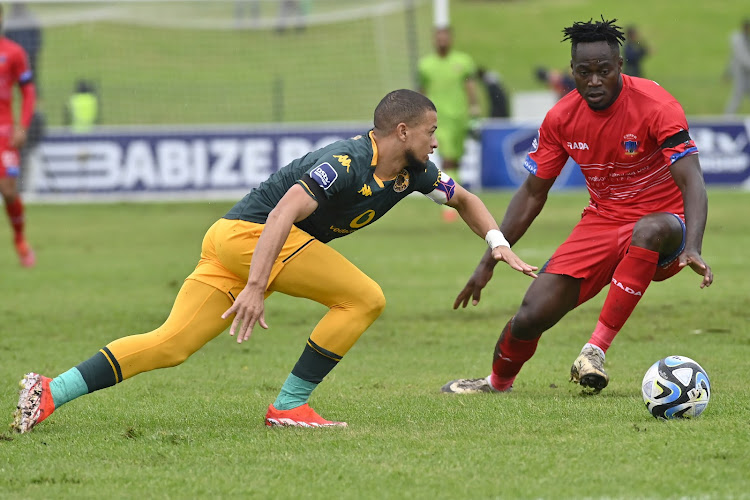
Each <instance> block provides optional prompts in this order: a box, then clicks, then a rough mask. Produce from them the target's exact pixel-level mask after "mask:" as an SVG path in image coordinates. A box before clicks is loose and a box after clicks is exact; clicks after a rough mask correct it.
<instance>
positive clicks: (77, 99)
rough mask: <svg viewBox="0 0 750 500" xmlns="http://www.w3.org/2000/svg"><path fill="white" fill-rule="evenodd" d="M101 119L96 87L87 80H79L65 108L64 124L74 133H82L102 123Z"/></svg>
mask: <svg viewBox="0 0 750 500" xmlns="http://www.w3.org/2000/svg"><path fill="white" fill-rule="evenodd" d="M100 117H101V109H100V105H99V94H98V93H97V91H96V87H95V86H94V84H93V83H91V82H89V81H87V80H78V81H77V82H76V85H75V89H74V90H73V94H72V95H71V96H70V98H68V104H67V105H66V106H65V112H64V118H63V122H64V123H65V125H68V126H69V127H70V128H71V129H72V130H73V132H77V133H81V132H88V131H90V130H91V129H92V128H93V127H94V125H97V124H98V123H99V122H100Z"/></svg>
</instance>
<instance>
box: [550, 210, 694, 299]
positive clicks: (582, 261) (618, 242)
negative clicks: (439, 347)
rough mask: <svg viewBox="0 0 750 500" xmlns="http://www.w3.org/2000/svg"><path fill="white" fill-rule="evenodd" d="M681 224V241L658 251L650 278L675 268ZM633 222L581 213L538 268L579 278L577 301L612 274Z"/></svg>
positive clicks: (590, 294)
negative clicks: (670, 249)
mask: <svg viewBox="0 0 750 500" xmlns="http://www.w3.org/2000/svg"><path fill="white" fill-rule="evenodd" d="M675 217H677V218H678V219H679V220H680V223H681V224H682V244H681V245H680V248H679V249H678V250H677V251H676V252H675V253H674V254H672V255H660V256H659V263H658V265H657V268H656V272H655V273H654V277H653V278H652V279H653V281H663V280H665V279H667V278H671V277H672V276H674V275H675V274H677V273H678V272H680V269H681V268H680V267H679V266H678V262H679V261H678V259H677V257H679V255H680V254H681V253H682V250H683V249H684V248H685V223H684V221H683V220H682V219H680V218H679V217H678V216H677V215H675ZM635 224H636V223H635V222H629V223H622V222H616V221H611V220H608V219H604V218H602V217H599V216H598V215H596V214H594V213H589V212H586V213H584V215H583V217H582V218H581V221H580V222H579V223H578V224H576V227H574V228H573V231H572V232H571V233H570V236H568V239H566V240H565V242H564V243H563V244H562V245H560V246H559V247H558V248H557V250H555V253H554V254H553V255H552V257H551V258H550V260H549V261H547V263H546V264H545V265H544V267H543V268H542V272H545V273H552V274H565V275H568V276H572V277H574V278H581V279H582V280H583V281H582V282H581V292H580V295H579V296H578V305H581V304H583V303H584V302H586V301H587V300H589V299H591V298H592V297H594V296H595V295H596V294H598V293H599V292H600V291H601V289H602V288H604V287H605V286H607V285H608V284H609V283H610V282H611V281H612V275H613V274H614V272H615V268H616V267H617V265H618V264H619V263H620V261H621V260H622V259H623V257H625V253H626V252H627V250H628V247H629V246H630V240H631V238H632V236H633V227H634V226H635Z"/></svg>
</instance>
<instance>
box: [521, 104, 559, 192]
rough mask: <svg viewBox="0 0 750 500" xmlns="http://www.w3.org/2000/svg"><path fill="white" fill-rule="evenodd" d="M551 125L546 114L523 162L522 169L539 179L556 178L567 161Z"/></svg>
mask: <svg viewBox="0 0 750 500" xmlns="http://www.w3.org/2000/svg"><path fill="white" fill-rule="evenodd" d="M551 123H552V120H551V119H550V118H549V114H548V115H547V116H546V117H545V118H544V121H543V122H542V126H541V127H540V128H539V133H538V134H537V136H536V139H534V141H533V142H532V143H531V150H530V151H529V153H528V154H527V155H526V159H525V160H524V162H523V168H525V169H526V170H528V171H529V172H530V173H531V174H533V175H535V176H537V177H539V178H540V179H553V178H555V177H557V176H558V175H560V172H561V171H562V169H563V167H564V166H565V162H567V161H568V152H567V151H566V150H565V148H564V147H563V145H562V142H561V141H560V139H559V137H558V135H557V131H556V129H555V127H554V126H553V125H552V124H551Z"/></svg>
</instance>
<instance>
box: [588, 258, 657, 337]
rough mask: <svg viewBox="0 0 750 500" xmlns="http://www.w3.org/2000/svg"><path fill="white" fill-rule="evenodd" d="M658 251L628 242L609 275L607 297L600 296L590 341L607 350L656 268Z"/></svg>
mask: <svg viewBox="0 0 750 500" xmlns="http://www.w3.org/2000/svg"><path fill="white" fill-rule="evenodd" d="M657 262H659V253H658V252H655V251H653V250H647V249H645V248H641V247H636V246H632V245H631V246H630V247H629V248H628V253H627V254H626V255H625V258H624V259H622V261H620V263H619V264H618V265H617V268H616V269H615V273H614V275H613V276H612V284H610V286H609V292H608V293H607V298H606V299H605V300H604V306H603V307H602V312H601V314H600V315H599V321H598V322H597V324H596V328H595V329H594V333H592V334H591V340H589V343H590V344H594V345H595V346H598V347H600V348H601V350H602V351H604V352H607V349H608V348H609V346H610V344H612V340H614V338H615V335H617V332H619V331H620V329H621V328H622V326H623V325H624V324H625V321H627V319H628V318H629V317H630V315H631V314H632V313H633V309H635V306H636V305H637V304H638V301H639V300H641V297H643V294H644V293H646V288H648V285H649V284H651V280H652V278H653V277H654V273H655V272H656V264H657Z"/></svg>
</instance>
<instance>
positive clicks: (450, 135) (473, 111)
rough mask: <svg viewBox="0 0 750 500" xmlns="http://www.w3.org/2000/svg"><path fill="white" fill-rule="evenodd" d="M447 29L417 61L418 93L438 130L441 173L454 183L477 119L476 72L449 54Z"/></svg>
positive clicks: (460, 56)
mask: <svg viewBox="0 0 750 500" xmlns="http://www.w3.org/2000/svg"><path fill="white" fill-rule="evenodd" d="M452 45H453V34H452V32H451V29H450V27H439V28H436V29H435V52H433V53H432V54H429V55H427V56H425V57H423V58H422V59H420V61H419V67H418V74H419V92H421V93H422V94H424V95H426V96H427V97H429V98H430V100H432V102H434V103H435V106H436V107H437V109H438V110H439V113H440V126H439V127H438V129H437V131H436V133H435V135H436V136H437V140H438V144H439V145H440V158H441V159H442V167H441V168H442V170H443V171H445V172H446V173H447V174H448V175H450V176H451V177H453V178H454V179H457V178H458V167H459V163H460V162H461V157H462V156H463V154H464V142H465V141H466V136H467V135H468V133H469V129H470V123H471V120H472V119H476V118H478V117H479V113H480V111H479V100H478V98H477V87H476V81H475V76H476V71H477V68H476V66H475V64H474V61H473V60H472V58H471V57H470V56H469V55H468V54H465V53H463V52H459V51H457V50H453V48H452ZM456 216H457V213H456V211H455V210H450V209H448V210H444V211H443V219H444V220H446V221H449V222H450V221H453V220H455V218H456Z"/></svg>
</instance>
